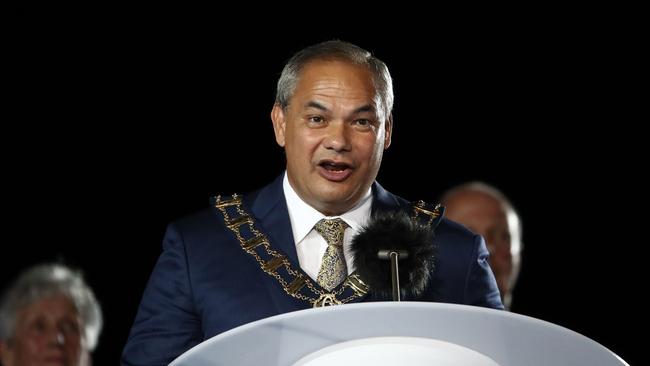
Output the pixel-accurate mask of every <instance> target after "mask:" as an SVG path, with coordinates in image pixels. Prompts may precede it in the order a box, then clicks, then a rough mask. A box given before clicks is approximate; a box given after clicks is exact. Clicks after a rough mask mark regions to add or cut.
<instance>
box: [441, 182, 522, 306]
mask: <svg viewBox="0 0 650 366" xmlns="http://www.w3.org/2000/svg"><path fill="white" fill-rule="evenodd" d="M445 204H446V211H445V215H446V216H447V218H449V219H450V220H453V221H456V222H458V223H460V224H462V225H463V226H465V227H467V228H468V229H470V230H471V231H473V232H474V233H476V234H479V235H481V236H483V238H484V239H485V242H486V245H487V248H488V250H489V252H490V267H491V268H492V271H493V272H494V277H495V278H496V280H497V285H498V286H499V291H500V292H501V298H502V299H504V297H505V296H506V294H508V293H509V291H510V276H511V275H512V272H513V258H512V252H511V249H512V235H511V230H510V229H511V228H510V227H509V226H508V217H507V213H506V211H505V209H504V207H503V205H502V204H501V203H500V202H499V201H498V200H497V199H495V198H494V197H492V196H490V195H488V194H486V193H483V192H479V191H464V192H459V193H457V194H455V195H453V196H452V197H451V198H450V199H449V200H448V201H447V202H445Z"/></svg>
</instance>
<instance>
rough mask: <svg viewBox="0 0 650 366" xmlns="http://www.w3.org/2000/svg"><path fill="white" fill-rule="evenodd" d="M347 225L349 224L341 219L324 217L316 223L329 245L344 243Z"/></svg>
mask: <svg viewBox="0 0 650 366" xmlns="http://www.w3.org/2000/svg"><path fill="white" fill-rule="evenodd" d="M347 227H348V224H346V223H345V221H343V220H341V219H322V220H320V221H319V222H317V223H316V225H314V229H315V230H316V231H317V232H318V233H319V234H320V235H321V236H322V237H323V238H325V241H326V242H327V244H328V245H343V234H344V233H345V228H347Z"/></svg>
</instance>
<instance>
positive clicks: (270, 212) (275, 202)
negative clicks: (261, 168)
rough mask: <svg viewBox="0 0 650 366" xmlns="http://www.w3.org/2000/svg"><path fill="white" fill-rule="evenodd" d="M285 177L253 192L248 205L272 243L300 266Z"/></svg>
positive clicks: (295, 264)
mask: <svg viewBox="0 0 650 366" xmlns="http://www.w3.org/2000/svg"><path fill="white" fill-rule="evenodd" d="M283 177H284V175H281V176H279V177H278V178H277V179H275V180H274V181H273V183H271V184H269V185H268V186H266V187H264V188H262V189H261V190H260V191H258V192H257V194H253V195H252V196H251V197H250V201H249V202H248V205H249V207H250V209H251V212H252V213H253V216H254V217H255V221H256V222H257V224H258V225H259V227H260V229H261V230H262V232H263V233H264V234H266V235H267V236H268V237H269V240H270V241H271V243H272V244H271V245H272V246H273V247H274V248H276V249H278V250H280V251H282V252H283V253H284V254H286V256H287V258H289V260H290V261H291V262H292V264H294V266H295V267H297V268H300V266H299V265H298V253H297V252H296V244H295V243H294V241H293V231H292V230H291V220H290V219H289V210H288V209H287V201H286V199H285V198H284V190H283V188H282V179H283Z"/></svg>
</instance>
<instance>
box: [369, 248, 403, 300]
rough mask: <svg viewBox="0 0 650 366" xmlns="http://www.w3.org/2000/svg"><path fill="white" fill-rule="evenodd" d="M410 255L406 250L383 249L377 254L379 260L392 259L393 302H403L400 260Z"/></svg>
mask: <svg viewBox="0 0 650 366" xmlns="http://www.w3.org/2000/svg"><path fill="white" fill-rule="evenodd" d="M408 256H409V253H408V252H407V251H405V250H392V249H382V250H380V251H378V252H377V257H378V258H379V259H383V260H388V259H390V274H391V279H392V282H393V301H401V292H400V288H399V260H400V259H406V258H408Z"/></svg>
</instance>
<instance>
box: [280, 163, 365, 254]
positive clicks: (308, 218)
mask: <svg viewBox="0 0 650 366" xmlns="http://www.w3.org/2000/svg"><path fill="white" fill-rule="evenodd" d="M282 188H283V189H284V197H285V199H286V200H287V209H288V210H289V219H290V220H291V228H292V231H293V240H294V242H295V243H296V244H298V243H300V242H301V241H302V240H303V239H304V238H305V236H307V234H309V232H310V231H311V230H312V229H313V228H314V225H316V223H317V222H318V221H320V220H321V219H323V218H333V217H340V218H341V219H342V220H343V221H345V223H346V224H348V225H349V226H350V228H352V230H353V231H354V232H357V231H358V230H359V229H360V228H361V227H362V226H363V225H365V224H366V222H367V221H368V219H369V218H370V212H371V207H372V189H371V188H368V191H367V192H366V194H364V195H363V197H362V198H361V200H359V202H358V203H357V204H356V205H355V206H354V207H353V208H352V209H351V210H349V211H347V212H345V213H343V214H342V215H340V216H325V215H323V214H322V213H320V212H319V211H318V210H316V209H315V208H313V207H311V206H310V205H309V204H307V202H305V201H303V200H302V198H300V196H298V193H296V191H295V190H294V189H293V187H292V186H291V184H290V183H289V178H288V177H287V174H286V172H285V174H284V179H283V181H282Z"/></svg>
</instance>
